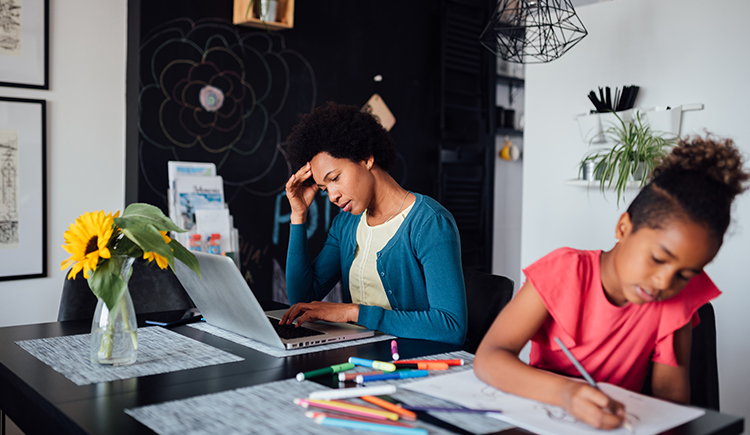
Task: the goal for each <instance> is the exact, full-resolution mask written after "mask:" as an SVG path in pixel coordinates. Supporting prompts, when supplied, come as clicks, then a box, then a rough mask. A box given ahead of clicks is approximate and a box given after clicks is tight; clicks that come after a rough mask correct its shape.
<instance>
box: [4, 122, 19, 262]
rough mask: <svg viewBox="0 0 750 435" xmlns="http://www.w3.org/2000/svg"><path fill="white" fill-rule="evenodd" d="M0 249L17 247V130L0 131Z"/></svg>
mask: <svg viewBox="0 0 750 435" xmlns="http://www.w3.org/2000/svg"><path fill="white" fill-rule="evenodd" d="M0 156H2V157H0V249H10V248H17V247H18V130H0Z"/></svg>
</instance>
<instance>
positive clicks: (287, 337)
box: [175, 252, 375, 349]
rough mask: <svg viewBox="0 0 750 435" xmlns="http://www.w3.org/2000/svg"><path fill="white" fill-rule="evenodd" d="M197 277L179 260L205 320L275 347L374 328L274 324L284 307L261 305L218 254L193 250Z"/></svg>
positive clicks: (359, 334)
mask: <svg viewBox="0 0 750 435" xmlns="http://www.w3.org/2000/svg"><path fill="white" fill-rule="evenodd" d="M194 254H195V257H196V258H197V259H198V263H199V264H200V265H201V275H202V276H203V279H201V278H199V277H198V275H197V274H196V273H195V272H193V271H192V270H190V268H189V267H187V266H186V265H185V264H183V263H182V262H181V261H175V275H176V276H177V279H178V280H179V281H180V283H181V284H182V286H183V287H185V290H186V291H187V293H188V295H189V296H190V298H191V299H192V300H193V302H194V303H195V306H196V307H197V308H198V309H199V310H200V312H201V314H202V315H203V318H204V319H205V320H206V322H207V323H209V324H211V325H214V326H218V327H219V328H222V329H226V330H227V331H231V332H234V333H237V334H240V335H243V336H245V337H248V338H252V339H253V340H258V341H260V342H263V343H265V344H268V345H270V346H273V347H276V348H279V349H298V348H302V347H308V346H317V345H321V344H326V343H332V342H337V341H345V340H355V339H359V338H365V337H371V336H373V335H375V332H374V331H372V330H370V329H367V328H363V327H362V326H358V325H352V324H349V323H331V322H325V321H320V320H319V321H315V322H305V323H304V325H303V326H301V327H299V328H297V327H296V326H295V325H279V324H278V323H279V321H280V320H281V318H282V316H283V315H284V313H285V312H286V310H274V311H265V312H264V311H263V309H262V308H261V306H260V303H258V300H257V299H256V298H255V295H254V294H253V291H252V290H250V287H249V286H248V285H247V281H245V278H243V277H242V274H241V273H240V271H239V269H238V268H237V266H236V265H235V264H234V261H233V260H232V259H231V258H229V257H225V256H222V255H216V254H207V253H204V252H194Z"/></svg>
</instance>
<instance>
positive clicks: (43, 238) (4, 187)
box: [0, 97, 47, 281]
mask: <svg viewBox="0 0 750 435" xmlns="http://www.w3.org/2000/svg"><path fill="white" fill-rule="evenodd" d="M46 113H47V102H46V101H45V100H32V99H25V98H6V97H0V281H7V280H16V279H28V278H43V277H46V276H47V152H46V149H47V127H46V126H47V115H46Z"/></svg>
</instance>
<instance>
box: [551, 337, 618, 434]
mask: <svg viewBox="0 0 750 435" xmlns="http://www.w3.org/2000/svg"><path fill="white" fill-rule="evenodd" d="M555 343H557V345H558V346H560V349H562V351H563V353H564V354H565V356H567V357H568V359H569V360H570V362H571V363H573V366H575V368H576V370H578V372H579V373H580V374H581V376H583V378H584V379H586V382H588V383H589V385H591V386H592V387H594V388H596V389H597V390H599V391H601V390H600V389H599V384H597V383H596V381H595V380H594V378H592V377H591V375H590V374H589V372H587V371H586V369H585V368H584V367H583V365H581V363H580V362H578V360H577V359H576V357H575V356H573V353H572V352H570V349H568V347H567V346H565V344H564V343H563V342H562V340H560V337H555ZM622 426H623V427H624V428H625V429H627V430H628V431H629V432H633V425H632V424H630V422H629V421H628V419H627V418H625V420H624V421H623V423H622Z"/></svg>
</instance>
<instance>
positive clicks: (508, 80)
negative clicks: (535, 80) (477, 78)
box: [496, 74, 524, 88]
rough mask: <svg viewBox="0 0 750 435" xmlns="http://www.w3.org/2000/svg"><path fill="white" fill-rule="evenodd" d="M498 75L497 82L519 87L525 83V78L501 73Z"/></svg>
mask: <svg viewBox="0 0 750 435" xmlns="http://www.w3.org/2000/svg"><path fill="white" fill-rule="evenodd" d="M496 77H497V82H498V83H500V84H505V85H511V86H515V87H517V88H520V87H523V85H524V80H523V79H522V78H520V77H513V76H506V75H501V74H498V75H497V76H496Z"/></svg>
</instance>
